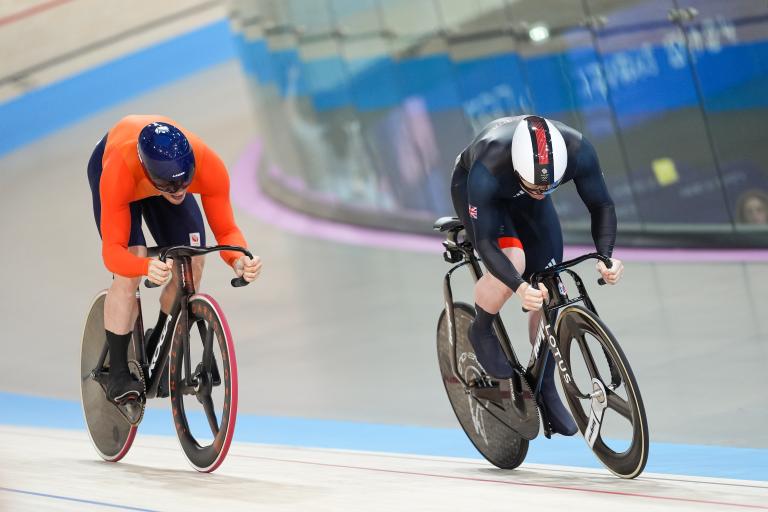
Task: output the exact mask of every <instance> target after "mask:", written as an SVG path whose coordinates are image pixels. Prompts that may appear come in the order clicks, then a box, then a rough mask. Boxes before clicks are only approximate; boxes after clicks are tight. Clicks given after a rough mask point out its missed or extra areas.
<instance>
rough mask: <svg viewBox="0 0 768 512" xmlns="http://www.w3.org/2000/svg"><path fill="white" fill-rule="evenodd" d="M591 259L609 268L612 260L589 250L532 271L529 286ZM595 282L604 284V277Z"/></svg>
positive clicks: (526, 310)
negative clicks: (556, 263)
mask: <svg viewBox="0 0 768 512" xmlns="http://www.w3.org/2000/svg"><path fill="white" fill-rule="evenodd" d="M592 259H594V260H600V261H602V262H603V263H605V266H606V267H607V268H611V267H612V266H613V262H612V261H611V258H609V257H608V256H603V255H602V254H599V253H596V252H591V253H589V254H584V255H582V256H579V257H578V258H574V259H572V260H568V261H564V262H562V263H560V264H558V265H553V266H551V267H549V268H546V269H544V270H542V271H541V272H534V273H533V274H531V286H533V285H534V284H535V283H536V282H538V281H541V280H543V279H544V277H548V276H552V275H556V274H559V273H560V272H562V271H563V270H566V269H569V268H571V267H574V266H576V265H578V264H579V263H581V262H584V261H587V260H592ZM597 284H599V285H600V286H603V285H605V284H606V283H605V279H603V278H602V277H601V278H600V279H598V280H597ZM522 309H523V313H528V312H529V311H530V310H528V309H525V308H522Z"/></svg>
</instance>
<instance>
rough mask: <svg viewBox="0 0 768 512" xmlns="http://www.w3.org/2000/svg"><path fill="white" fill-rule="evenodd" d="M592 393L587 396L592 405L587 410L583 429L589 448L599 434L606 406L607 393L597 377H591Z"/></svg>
mask: <svg viewBox="0 0 768 512" xmlns="http://www.w3.org/2000/svg"><path fill="white" fill-rule="evenodd" d="M592 390H593V393H592V394H590V395H589V396H591V397H592V406H591V408H590V411H589V422H588V423H587V428H586V430H584V439H585V440H586V441H587V444H588V445H589V447H590V448H593V447H594V446H595V441H597V438H598V436H599V435H600V427H601V426H602V422H603V416H605V409H607V408H608V394H607V393H606V391H605V386H604V385H603V383H602V382H600V381H599V380H598V379H592Z"/></svg>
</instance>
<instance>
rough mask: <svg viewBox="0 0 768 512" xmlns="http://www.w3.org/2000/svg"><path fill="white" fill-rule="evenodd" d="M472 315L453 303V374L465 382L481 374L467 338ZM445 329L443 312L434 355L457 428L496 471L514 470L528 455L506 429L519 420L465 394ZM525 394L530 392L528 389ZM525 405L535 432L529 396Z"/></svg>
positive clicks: (522, 443) (521, 440) (467, 307)
mask: <svg viewBox="0 0 768 512" xmlns="http://www.w3.org/2000/svg"><path fill="white" fill-rule="evenodd" d="M474 316H475V311H474V308H472V306H470V305H469V304H464V303H456V304H454V317H455V319H456V338H457V339H456V343H457V346H456V356H455V357H456V366H457V368H456V371H457V372H458V374H459V375H461V377H462V378H463V379H464V381H465V382H472V381H473V380H475V379H477V378H479V377H482V376H483V375H485V372H484V370H483V368H482V366H481V365H480V363H478V361H477V358H476V357H475V353H474V350H473V349H472V346H471V345H470V342H469V339H468V337H467V329H468V328H469V324H470V322H472V320H473V319H474ZM449 328H450V325H449V322H448V315H447V314H446V311H445V310H443V312H442V314H441V315H440V319H439V321H438V324H437V356H438V360H439V362H440V373H441V374H442V378H443V385H444V386H445V391H446V393H447V394H448V400H449V401H450V403H451V407H452V408H453V412H454V413H455V414H456V418H457V419H458V420H459V424H460V425H461V428H462V429H464V432H465V433H466V434H467V437H469V440H470V441H471V442H472V444H473V445H475V448H477V450H478V451H479V452H480V453H481V454H482V455H483V457H485V458H486V459H487V460H488V461H489V462H490V463H491V464H493V465H494V466H497V467H499V468H502V469H514V468H516V467H518V466H519V465H520V464H522V462H523V460H524V459H525V456H526V454H527V453H528V440H527V439H524V438H523V437H522V436H521V435H520V434H519V433H517V432H516V431H515V430H513V429H512V428H510V425H511V424H518V423H519V422H520V418H518V417H517V414H516V413H512V411H510V410H505V409H504V408H501V407H499V406H498V405H497V404H495V403H492V402H491V401H489V400H481V399H478V398H476V397H475V396H473V395H472V394H471V393H468V392H467V388H466V387H465V386H464V384H463V383H462V382H461V380H460V379H459V378H458V377H457V376H456V375H455V374H454V372H453V364H452V359H453V358H454V346H453V343H452V342H451V338H450V333H449ZM523 382H524V381H523ZM526 392H527V393H530V390H526ZM525 404H526V406H527V407H528V409H527V411H526V414H527V415H530V414H533V415H535V418H528V419H529V420H531V421H535V424H536V429H537V430H538V421H539V419H538V413H537V412H536V408H535V405H534V404H533V400H532V397H530V396H528V397H526V401H525ZM534 436H535V434H534Z"/></svg>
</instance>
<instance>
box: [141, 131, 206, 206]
mask: <svg viewBox="0 0 768 512" xmlns="http://www.w3.org/2000/svg"><path fill="white" fill-rule="evenodd" d="M138 151H139V159H140V160H141V165H142V167H143V168H144V174H145V175H146V176H147V179H149V181H151V182H152V184H153V185H154V186H155V188H156V189H158V190H159V191H161V192H167V193H169V194H173V193H176V192H178V191H179V190H181V189H184V188H187V187H188V186H189V184H190V183H192V178H193V177H194V175H195V155H194V154H193V153H192V146H190V144H189V141H188V140H187V137H186V136H185V135H184V134H183V133H182V132H181V130H179V129H178V128H176V127H175V126H173V125H170V124H168V123H161V122H155V123H150V124H148V125H147V126H145V127H144V128H142V129H141V132H140V133H139V142H138Z"/></svg>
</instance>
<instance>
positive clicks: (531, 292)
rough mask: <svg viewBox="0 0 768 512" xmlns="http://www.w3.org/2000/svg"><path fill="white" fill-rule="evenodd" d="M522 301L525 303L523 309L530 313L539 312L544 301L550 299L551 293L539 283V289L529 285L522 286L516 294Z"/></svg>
mask: <svg viewBox="0 0 768 512" xmlns="http://www.w3.org/2000/svg"><path fill="white" fill-rule="evenodd" d="M515 293H516V294H517V296H518V297H520V300H521V301H523V308H524V309H526V310H528V311H538V310H540V309H541V306H542V305H543V304H544V301H545V300H547V299H549V292H547V288H546V287H545V286H544V285H543V284H541V283H539V288H538V289H536V288H534V287H533V286H531V285H529V284H528V283H523V284H521V285H520V286H519V287H518V288H517V291H516V292H515Z"/></svg>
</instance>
